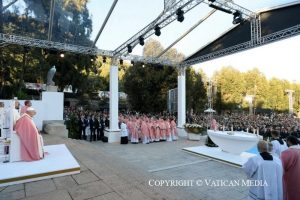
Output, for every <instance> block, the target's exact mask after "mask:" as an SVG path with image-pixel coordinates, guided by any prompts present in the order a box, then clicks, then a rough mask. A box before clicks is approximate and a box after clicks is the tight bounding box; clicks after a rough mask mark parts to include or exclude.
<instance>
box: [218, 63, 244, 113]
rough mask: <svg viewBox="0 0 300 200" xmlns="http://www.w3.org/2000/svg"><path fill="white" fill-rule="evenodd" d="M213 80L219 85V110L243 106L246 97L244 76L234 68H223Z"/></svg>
mask: <svg viewBox="0 0 300 200" xmlns="http://www.w3.org/2000/svg"><path fill="white" fill-rule="evenodd" d="M213 80H214V81H216V83H217V88H218V94H217V97H218V99H217V105H218V106H217V108H218V109H235V108H237V107H238V106H239V105H241V104H242V102H243V99H244V96H245V88H244V86H245V81H244V78H243V74H242V73H241V72H240V71H238V70H237V69H234V68H233V67H223V68H222V69H221V70H220V71H219V72H217V73H215V74H214V76H213Z"/></svg>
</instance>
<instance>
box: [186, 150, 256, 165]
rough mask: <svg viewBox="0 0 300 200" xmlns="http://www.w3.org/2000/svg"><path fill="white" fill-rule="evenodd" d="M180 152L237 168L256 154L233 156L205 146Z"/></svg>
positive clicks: (244, 153) (245, 153) (246, 153)
mask: <svg viewBox="0 0 300 200" xmlns="http://www.w3.org/2000/svg"><path fill="white" fill-rule="evenodd" d="M182 150H184V151H187V152H189V153H193V154H197V155H200V156H204V157H208V158H212V159H213V160H216V161H220V162H223V163H226V164H230V165H233V166H237V167H241V166H243V164H244V163H245V162H247V160H248V158H250V157H252V156H256V154H253V153H248V152H242V153H241V154H240V155H234V154H231V153H227V152H224V151H222V150H221V149H220V148H219V147H207V146H197V147H186V148H183V149H182Z"/></svg>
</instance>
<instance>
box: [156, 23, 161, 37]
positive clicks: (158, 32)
mask: <svg viewBox="0 0 300 200" xmlns="http://www.w3.org/2000/svg"><path fill="white" fill-rule="evenodd" d="M154 30H155V35H156V36H160V34H161V32H160V27H159V26H158V25H156V26H155V28H154Z"/></svg>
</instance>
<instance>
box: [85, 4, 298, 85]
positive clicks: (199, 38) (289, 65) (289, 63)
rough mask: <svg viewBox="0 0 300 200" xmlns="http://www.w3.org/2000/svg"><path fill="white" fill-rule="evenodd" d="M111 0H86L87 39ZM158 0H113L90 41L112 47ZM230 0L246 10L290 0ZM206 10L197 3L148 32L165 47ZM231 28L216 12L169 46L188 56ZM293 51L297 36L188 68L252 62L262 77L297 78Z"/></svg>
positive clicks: (156, 10) (152, 14)
mask: <svg viewBox="0 0 300 200" xmlns="http://www.w3.org/2000/svg"><path fill="white" fill-rule="evenodd" d="M112 2H113V0H91V1H90V3H89V4H88V7H89V9H90V13H91V14H92V16H93V17H92V19H93V29H94V31H93V32H92V37H91V38H92V39H94V38H95V36H96V35H97V32H98V30H99V29H100V27H101V25H102V22H103V21H104V18H105V17H106V14H107V13H108V10H109V9H110V6H111V5H112ZM163 2H164V1H163V0H151V1H149V0H119V1H118V3H117V5H116V7H115V10H114V11H113V13H112V15H111V17H110V19H109V21H108V23H107V25H106V27H105V29H104V31H103V33H102V35H101V36H100V39H99V40H98V42H97V44H96V45H97V47H98V48H100V49H107V50H114V49H115V48H117V47H118V46H119V45H121V44H122V43H123V42H125V41H126V40H127V39H129V38H130V37H131V36H133V35H134V34H135V33H137V32H138V31H139V30H141V29H142V28H143V27H145V26H146V25H147V24H149V23H150V22H151V21H152V20H154V19H155V18H156V17H157V16H158V15H159V14H160V12H161V11H162V10H163ZM234 2H235V3H237V4H239V5H241V6H243V7H246V8H248V9H250V10H252V11H256V10H263V9H265V8H270V7H274V6H278V5H282V4H285V3H290V2H294V1H293V0H251V1H250V0H235V1H234ZM210 10H211V8H209V7H208V5H207V4H200V5H198V6H197V7H195V8H194V9H192V10H191V11H189V12H188V13H187V14H185V15H184V17H185V20H184V21H183V22H182V23H179V22H177V21H174V22H172V23H171V24H169V25H168V26H167V27H165V28H164V29H162V30H161V36H160V37H157V36H155V35H153V36H152V37H153V38H154V39H156V40H158V41H159V42H161V44H162V45H163V46H164V47H167V46H168V45H169V44H171V43H172V42H173V41H175V40H176V39H177V38H178V37H180V36H181V35H182V34H183V33H184V32H185V31H187V30H188V29H189V28H190V27H191V26H193V25H194V24H195V23H196V22H197V21H198V20H200V19H201V18H202V17H203V16H205V15H206V14H207V13H208V12H209V11H210ZM231 27H232V15H230V14H226V13H223V12H220V11H217V12H216V13H215V14H214V15H212V16H211V17H210V18H209V19H208V20H206V21H205V22H204V23H202V24H201V25H200V26H198V27H197V28H196V29H195V30H194V31H193V32H191V33H190V34H189V35H188V36H187V37H185V38H184V39H183V40H181V41H180V42H179V43H178V44H176V45H175V46H174V48H176V49H177V50H178V51H180V52H182V53H183V54H185V55H186V56H189V55H191V54H192V53H194V52H196V51H197V50H198V49H200V47H202V46H204V45H205V44H207V43H209V42H210V41H212V40H214V39H216V38H217V37H218V36H220V35H221V34H222V33H224V32H225V31H227V30H228V29H229V28H231ZM249 31H250V30H249ZM298 52H300V36H297V37H294V38H291V39H286V40H281V41H279V42H275V43H272V44H269V45H265V46H262V47H259V48H255V49H252V50H248V51H244V52H241V53H238V54H234V55H230V56H226V57H223V58H220V59H216V60H213V61H208V62H205V63H201V64H197V65H195V66H194V67H195V68H196V69H198V68H201V69H203V71H204V72H205V73H206V74H207V75H209V76H211V75H212V74H213V72H214V71H215V70H219V69H220V68H221V67H222V66H232V67H234V68H237V69H239V70H240V71H247V70H249V69H252V68H254V67H257V68H259V70H260V71H261V72H263V73H264V74H265V75H266V77H267V78H271V77H273V76H274V77H277V78H280V79H287V80H289V81H297V82H299V83H300V74H299V72H300V69H299V68H300V60H299V58H298V57H299V55H298V54H299V53H298ZM133 54H136V55H141V54H142V47H141V46H140V45H138V46H136V47H135V48H134V49H133Z"/></svg>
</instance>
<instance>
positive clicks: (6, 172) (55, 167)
mask: <svg viewBox="0 0 300 200" xmlns="http://www.w3.org/2000/svg"><path fill="white" fill-rule="evenodd" d="M44 152H47V153H46V155H45V158H44V159H42V160H39V161H33V162H12V163H1V164H0V187H1V186H8V185H14V184H19V183H26V182H31V181H37V180H43V179H49V178H54V177H59V176H66V175H71V174H78V173H80V165H79V164H78V163H77V161H76V160H75V158H74V157H73V156H72V154H71V153H70V151H69V150H68V148H67V147H66V145H64V144H60V145H50V146H44Z"/></svg>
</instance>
